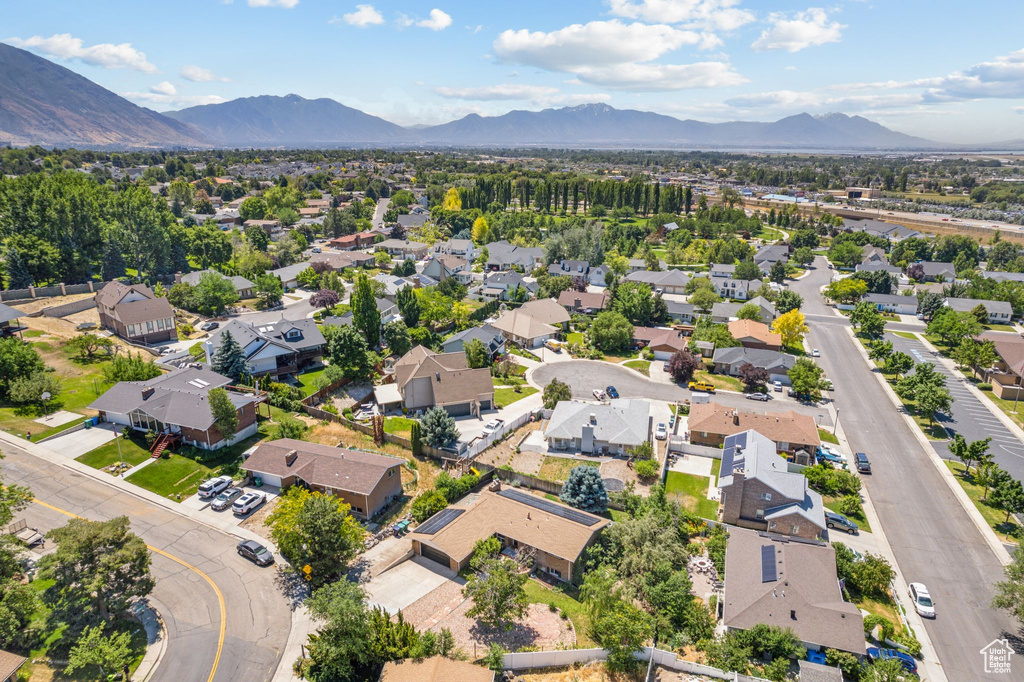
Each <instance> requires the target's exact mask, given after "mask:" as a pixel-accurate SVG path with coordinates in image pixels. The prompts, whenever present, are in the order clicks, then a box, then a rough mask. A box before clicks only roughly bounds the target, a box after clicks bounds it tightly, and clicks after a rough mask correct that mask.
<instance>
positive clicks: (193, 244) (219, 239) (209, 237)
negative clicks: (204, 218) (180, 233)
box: [187, 225, 232, 270]
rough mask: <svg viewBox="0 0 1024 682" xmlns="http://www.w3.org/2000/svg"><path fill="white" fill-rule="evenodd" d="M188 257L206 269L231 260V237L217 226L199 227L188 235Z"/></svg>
mask: <svg viewBox="0 0 1024 682" xmlns="http://www.w3.org/2000/svg"><path fill="white" fill-rule="evenodd" d="M187 251H188V255H189V256H190V257H191V258H192V259H193V260H194V261H195V262H196V263H197V264H198V265H199V267H200V268H202V269H204V270H205V269H206V268H209V267H210V266H211V265H222V264H224V263H227V262H228V261H229V260H231V253H232V246H231V237H230V236H229V235H228V233H227V232H224V231H222V230H221V229H220V228H219V227H217V226H215V225H197V226H196V227H193V228H192V229H190V230H189V231H188V233H187Z"/></svg>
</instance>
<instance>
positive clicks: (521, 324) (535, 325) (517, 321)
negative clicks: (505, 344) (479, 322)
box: [493, 303, 565, 339]
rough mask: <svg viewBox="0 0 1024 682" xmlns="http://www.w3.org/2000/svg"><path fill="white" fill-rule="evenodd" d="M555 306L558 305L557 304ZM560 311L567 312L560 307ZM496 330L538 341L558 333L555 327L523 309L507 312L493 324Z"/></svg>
mask: <svg viewBox="0 0 1024 682" xmlns="http://www.w3.org/2000/svg"><path fill="white" fill-rule="evenodd" d="M555 305H558V304H557V303H556V304H555ZM558 309H559V310H561V311H562V312H565V308H563V307H562V306H558ZM493 326H494V328H495V329H500V330H501V331H503V332H506V333H508V334H511V335H513V336H518V337H519V338H523V339H536V338H537V337H540V336H550V335H552V334H554V333H556V332H557V331H558V329H556V328H555V327H553V326H552V325H550V324H547V323H545V322H542V321H540V320H538V319H537V318H535V317H533V316H531V315H530V314H529V313H527V312H526V311H524V310H523V309H522V308H519V309H516V310H507V311H505V312H503V313H502V314H501V317H499V318H498V319H497V320H495V321H494V322H493Z"/></svg>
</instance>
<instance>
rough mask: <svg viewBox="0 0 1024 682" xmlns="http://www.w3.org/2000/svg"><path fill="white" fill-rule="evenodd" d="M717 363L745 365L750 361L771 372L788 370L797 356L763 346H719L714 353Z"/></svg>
mask: <svg viewBox="0 0 1024 682" xmlns="http://www.w3.org/2000/svg"><path fill="white" fill-rule="evenodd" d="M713 359H714V362H715V364H718V363H722V364H726V365H729V366H737V365H743V364H746V363H748V362H749V363H750V364H752V365H754V366H755V367H763V368H764V369H767V370H768V371H769V372H775V373H778V372H788V371H789V369H790V368H791V367H792V366H793V365H794V364H795V363H796V358H794V357H793V356H792V355H786V354H785V353H780V352H778V351H774V350H764V349H761V348H744V347H742V346H736V347H733V348H718V349H716V350H715V355H714V358H713Z"/></svg>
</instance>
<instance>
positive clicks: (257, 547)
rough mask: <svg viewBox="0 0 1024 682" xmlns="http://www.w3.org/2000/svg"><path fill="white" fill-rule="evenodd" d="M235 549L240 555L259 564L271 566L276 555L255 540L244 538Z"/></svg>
mask: <svg viewBox="0 0 1024 682" xmlns="http://www.w3.org/2000/svg"><path fill="white" fill-rule="evenodd" d="M235 549H237V550H238V554H239V556H243V557H245V558H246V559H248V560H249V561H251V562H253V563H254V564H256V565H257V566H269V565H270V564H272V563H274V555H273V554H271V553H270V550H268V549H267V548H266V547H264V546H263V545H261V544H260V543H258V542H256V541H255V540H242V541H241V542H239V543H238V544H237V545H236V546H235Z"/></svg>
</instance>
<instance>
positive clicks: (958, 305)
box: [942, 298, 1013, 324]
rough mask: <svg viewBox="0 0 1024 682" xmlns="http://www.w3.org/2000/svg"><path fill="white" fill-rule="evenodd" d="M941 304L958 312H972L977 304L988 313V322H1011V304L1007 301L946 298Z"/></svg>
mask: <svg viewBox="0 0 1024 682" xmlns="http://www.w3.org/2000/svg"><path fill="white" fill-rule="evenodd" d="M942 305H944V306H946V307H947V308H952V309H953V310H955V311H957V312H960V313H970V312H973V311H974V309H975V308H977V307H978V306H979V305H980V306H982V307H984V308H985V312H986V313H988V323H989V324H1013V306H1011V305H1010V304H1009V303H1008V302H1007V301H983V300H981V299H977V298H947V299H945V300H944V301H943V302H942Z"/></svg>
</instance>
